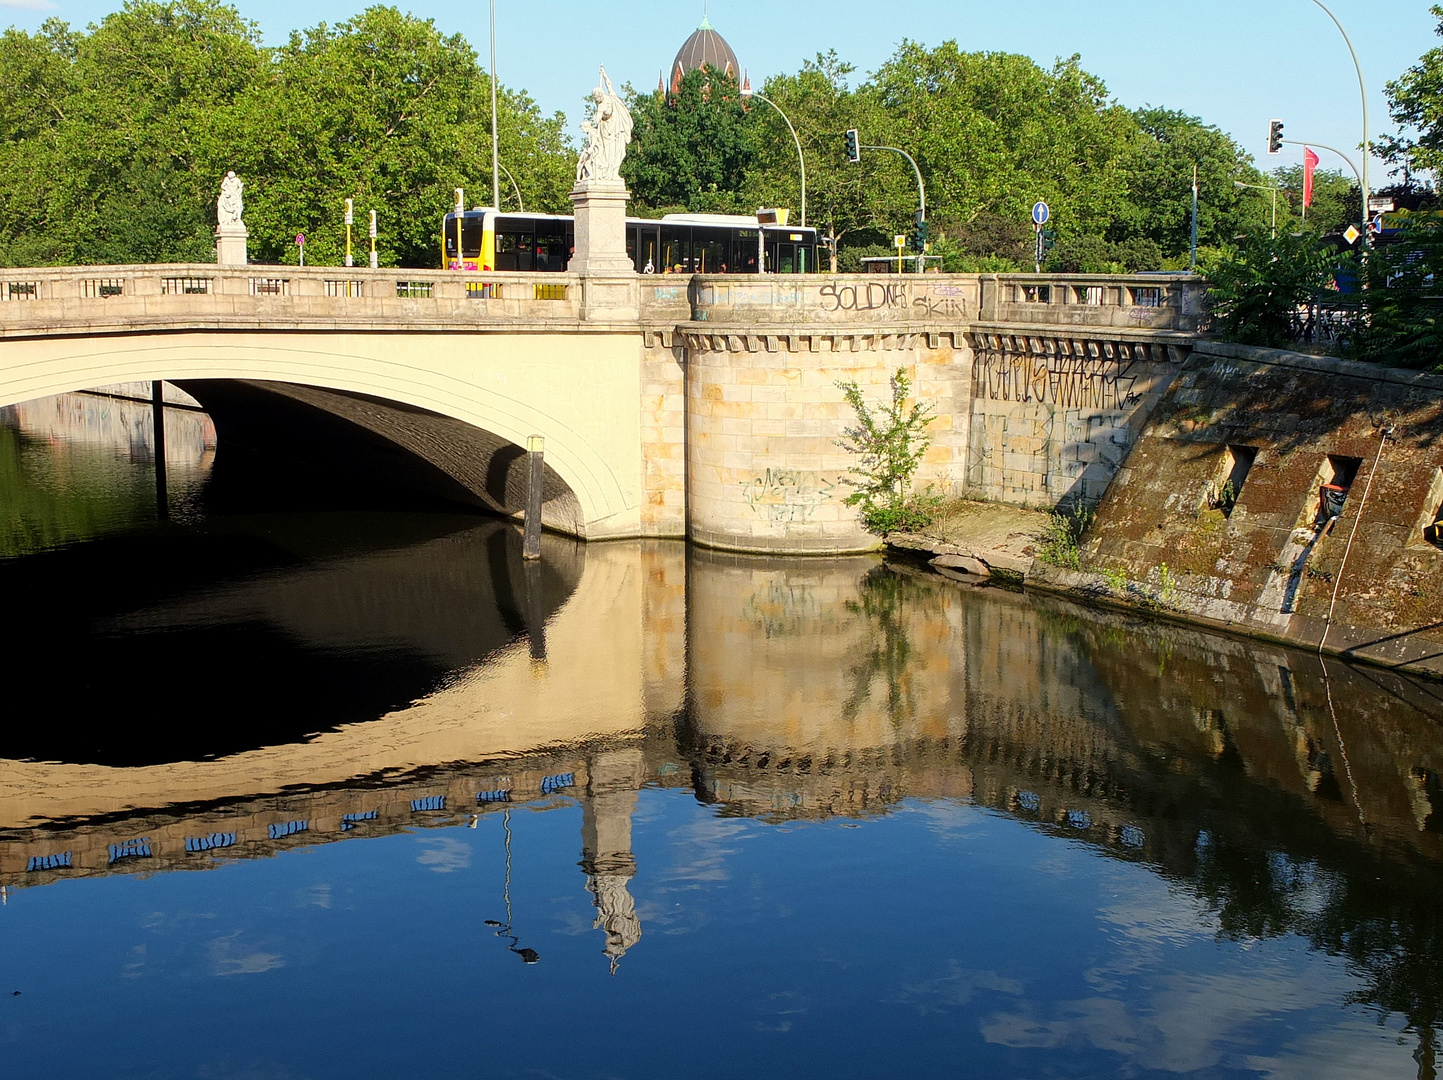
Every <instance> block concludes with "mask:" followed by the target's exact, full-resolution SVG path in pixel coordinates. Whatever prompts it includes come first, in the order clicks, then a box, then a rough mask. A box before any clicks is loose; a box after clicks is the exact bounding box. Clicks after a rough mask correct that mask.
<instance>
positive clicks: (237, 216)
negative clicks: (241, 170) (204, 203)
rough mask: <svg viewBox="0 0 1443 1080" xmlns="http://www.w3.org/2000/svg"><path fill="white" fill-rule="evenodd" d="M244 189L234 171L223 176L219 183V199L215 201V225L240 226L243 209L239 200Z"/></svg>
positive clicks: (242, 204) (243, 205)
mask: <svg viewBox="0 0 1443 1080" xmlns="http://www.w3.org/2000/svg"><path fill="white" fill-rule="evenodd" d="M244 187H245V185H244V184H242V183H241V178H240V177H239V176H237V175H236V174H235V170H234V169H232V170H231V171H230V172H228V173H226V174H225V179H224V180H222V181H221V182H220V198H219V199H217V200H216V201H215V221H216V224H217V225H239V224H241V213H242V212H243V211H244V209H245V204H244V203H243V202H242V200H241V190H242V188H244Z"/></svg>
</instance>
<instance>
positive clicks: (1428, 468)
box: [1084, 342, 1443, 674]
mask: <svg viewBox="0 0 1443 1080" xmlns="http://www.w3.org/2000/svg"><path fill="white" fill-rule="evenodd" d="M1440 517H1443V378H1440V377H1438V376H1429V375H1419V374H1413V373H1409V372H1402V371H1396V370H1391V369H1387V368H1378V367H1375V366H1373V365H1367V364H1357V363H1350V362H1347V361H1341V360H1330V359H1320V358H1316V357H1307V356H1300V355H1298V354H1295V353H1286V352H1277V351H1273V350H1266V349H1252V348H1247V347H1244V346H1237V345H1225V344H1220V343H1212V342H1200V343H1199V344H1198V346H1197V348H1196V351H1195V352H1194V353H1193V356H1192V358H1191V359H1190V360H1189V362H1188V364H1187V365H1186V367H1185V368H1184V369H1183V371H1182V373H1181V374H1180V376H1179V377H1178V379H1177V380H1176V382H1175V383H1174V384H1173V388H1172V390H1171V392H1170V393H1169V394H1167V395H1166V396H1165V397H1164V398H1163V400H1162V401H1161V402H1160V404H1159V405H1158V406H1157V408H1156V411H1155V412H1154V415H1153V419H1152V422H1151V423H1150V424H1149V425H1148V426H1147V428H1146V430H1145V431H1144V432H1143V433H1142V436H1141V438H1139V439H1138V441H1137V444H1136V446H1135V447H1134V448H1133V450H1132V453H1131V455H1130V456H1129V457H1128V459H1127V461H1126V464H1125V465H1124V466H1123V467H1122V469H1121V471H1120V472H1119V473H1118V475H1117V478H1116V479H1115V480H1114V481H1113V484H1112V486H1111V488H1110V489H1109V490H1108V492H1107V495H1106V497H1105V498H1104V499H1103V501H1102V503H1101V505H1100V506H1099V508H1098V515H1097V519H1096V522H1095V524H1094V526H1093V528H1092V531H1091V534H1090V536H1089V539H1088V543H1087V546H1086V550H1085V552H1084V558H1085V561H1086V563H1087V564H1088V565H1089V566H1090V567H1091V568H1092V569H1093V570H1096V571H1106V572H1110V573H1111V574H1112V576H1113V580H1114V581H1115V580H1117V575H1118V574H1119V573H1120V574H1121V575H1123V576H1125V577H1126V578H1127V579H1128V580H1129V581H1131V582H1133V583H1134V585H1133V586H1132V588H1134V589H1136V590H1140V591H1141V592H1143V593H1145V594H1146V595H1148V596H1150V597H1151V598H1152V599H1153V600H1154V601H1155V602H1158V603H1161V604H1162V605H1163V606H1164V607H1169V608H1172V609H1174V610H1176V611H1177V612H1179V613H1181V614H1185V615H1189V616H1194V617H1200V618H1204V619H1208V620H1213V621H1216V622H1218V623H1222V624H1226V625H1231V626H1234V627H1236V628H1237V629H1240V630H1246V631H1248V632H1250V633H1263V634H1267V635H1270V636H1275V637H1278V638H1281V639H1284V640H1287V641H1291V642H1295V643H1297V644H1300V645H1305V646H1309V647H1317V646H1318V644H1319V643H1320V642H1321V641H1322V640H1323V638H1324V633H1325V631H1326V635H1327V647H1328V650H1329V651H1330V652H1343V653H1345V654H1347V655H1353V656H1357V657H1360V658H1363V659H1367V660H1371V661H1376V662H1380V663H1385V664H1390V665H1396V666H1400V667H1403V668H1405V669H1406V668H1411V669H1415V670H1420V671H1429V672H1432V673H1434V674H1443V536H1440V532H1439V526H1438V525H1437V524H1436V523H1437V522H1438V520H1439V518H1440ZM1345 560H1346V565H1345ZM1164 568H1165V572H1164ZM1335 595H1336V603H1335V601H1334V597H1335ZM1330 611H1331V620H1330Z"/></svg>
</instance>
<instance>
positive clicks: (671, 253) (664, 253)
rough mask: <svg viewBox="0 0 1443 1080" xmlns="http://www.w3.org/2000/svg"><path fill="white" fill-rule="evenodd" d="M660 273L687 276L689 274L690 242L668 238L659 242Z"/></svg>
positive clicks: (679, 238) (677, 238) (672, 237)
mask: <svg viewBox="0 0 1443 1080" xmlns="http://www.w3.org/2000/svg"><path fill="white" fill-rule="evenodd" d="M661 271H662V273H668V272H669V273H673V274H688V273H690V272H691V241H690V240H688V239H684V238H681V237H675V236H669V237H666V238H665V239H663V240H662V242H661Z"/></svg>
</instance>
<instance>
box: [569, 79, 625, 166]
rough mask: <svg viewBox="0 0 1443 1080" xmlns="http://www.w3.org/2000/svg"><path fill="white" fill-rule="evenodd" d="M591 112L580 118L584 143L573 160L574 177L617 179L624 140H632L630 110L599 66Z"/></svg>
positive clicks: (623, 153) (623, 156) (623, 155)
mask: <svg viewBox="0 0 1443 1080" xmlns="http://www.w3.org/2000/svg"><path fill="white" fill-rule="evenodd" d="M591 102H592V105H591V115H590V116H589V117H588V118H587V119H585V120H583V121H582V122H581V130H582V131H584V132H586V146H585V147H583V148H582V151H581V157H580V158H579V159H578V160H577V162H576V179H577V180H603V181H605V180H613V181H616V180H620V179H621V162H622V160H623V159H624V158H625V157H626V144H627V143H629V142H631V129H632V120H631V111H630V110H629V109H628V108H627V107H626V102H624V101H622V100H621V98H620V97H619V96H618V95H617V93H616V90H615V89H614V88H613V87H612V85H611V80H610V79H608V78H607V77H606V68H605V66H603V67H602V68H601V85H600V86H598V87H597V88H596V89H595V90H593V91H591Z"/></svg>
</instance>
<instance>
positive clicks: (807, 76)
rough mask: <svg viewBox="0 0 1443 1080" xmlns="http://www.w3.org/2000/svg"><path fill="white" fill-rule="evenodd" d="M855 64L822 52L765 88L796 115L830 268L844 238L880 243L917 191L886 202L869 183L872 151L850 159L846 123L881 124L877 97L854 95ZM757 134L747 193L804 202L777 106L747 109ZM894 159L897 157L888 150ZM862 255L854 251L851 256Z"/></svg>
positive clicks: (773, 201) (814, 221) (812, 206)
mask: <svg viewBox="0 0 1443 1080" xmlns="http://www.w3.org/2000/svg"><path fill="white" fill-rule="evenodd" d="M854 70H855V69H854V68H853V67H852V65H850V64H847V63H845V62H843V61H842V60H841V59H840V58H838V56H837V54H836V52H835V51H833V52H828V53H818V54H817V58H816V59H815V60H809V61H805V62H804V63H803V64H802V70H801V71H800V72H798V73H797V74H796V75H779V76H774V77H773V78H771V79H768V80H767V83H766V85H765V86H764V87H763V88H762V93H764V94H765V95H766V96H767V97H768V98H770V99H771V100H772V101H774V102H776V103H777V105H778V106H780V107H781V108H782V109H783V110H784V111H785V112H786V114H787V116H788V117H789V118H790V119H791V121H792V124H793V126H794V127H795V128H796V132H797V138H798V139H799V140H800V141H801V144H802V153H803V154H804V155H805V156H806V161H807V213H808V218H807V221H808V224H810V225H812V226H813V227H815V228H816V229H817V230H818V232H819V233H820V234H821V235H822V237H823V238H824V240H825V241H826V244H827V248H828V250H829V252H830V263H831V270H832V271H833V272H834V273H835V272H836V271H837V270H838V268H839V264H838V261H837V258H838V251H839V247H840V244H841V242H842V241H843V239H844V238H847V237H851V238H853V239H857V238H859V234H860V240H861V242H862V243H863V244H865V243H866V242H867V241H876V240H879V239H880V238H881V237H882V236H883V234H884V233H885V232H886V230H887V229H888V228H889V227H890V226H891V225H893V224H895V222H896V221H897V220H898V219H899V218H900V216H902V215H904V214H906V213H907V212H908V209H907V207H908V206H913V207H915V204H916V196H915V195H911V196H908V198H909V199H910V202H908V203H906V204H903V205H901V206H893V205H890V204H888V203H887V201H886V199H885V198H884V197H881V192H880V191H879V189H878V188H877V187H876V185H875V184H874V183H872V182H871V173H870V168H871V166H872V165H873V162H872V160H871V158H872V155H871V153H870V152H869V153H868V154H866V155H864V157H863V162H864V164H863V165H860V166H859V165H858V164H855V163H853V162H850V161H848V160H847V155H846V149H845V138H844V133H845V132H846V130H847V129H848V128H858V129H859V130H862V131H869V130H870V131H875V130H877V129H878V126H879V123H878V119H877V118H878V116H879V111H878V108H877V103H876V101H875V98H874V97H873V96H872V95H870V94H866V93H854V92H853V91H852V90H850V89H848V87H847V76H848V75H850V74H852V72H853V71H854ZM749 116H750V122H751V124H752V129H753V131H754V139H755V146H756V152H757V163H756V167H755V168H754V169H753V171H752V173H751V175H750V177H749V178H748V182H747V184H746V185H745V188H744V191H745V193H746V194H747V195H748V196H749V197H750V198H751V200H752V202H753V203H754V204H755V205H757V206H791V207H796V206H799V205H800V203H801V190H800V188H801V184H800V179H801V178H800V174H799V171H798V169H797V150H796V144H795V143H793V142H792V137H791V134H790V133H789V132H788V131H787V128H786V125H785V124H784V123H783V122H782V119H781V117H780V116H778V115H777V111H776V110H775V109H772V108H771V107H769V106H768V105H766V104H764V103H761V102H758V103H757V104H756V105H754V106H753V107H752V108H751V110H750V113H749ZM888 156H891V155H888ZM853 254H854V255H855V254H856V253H855V252H854V253H853Z"/></svg>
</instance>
